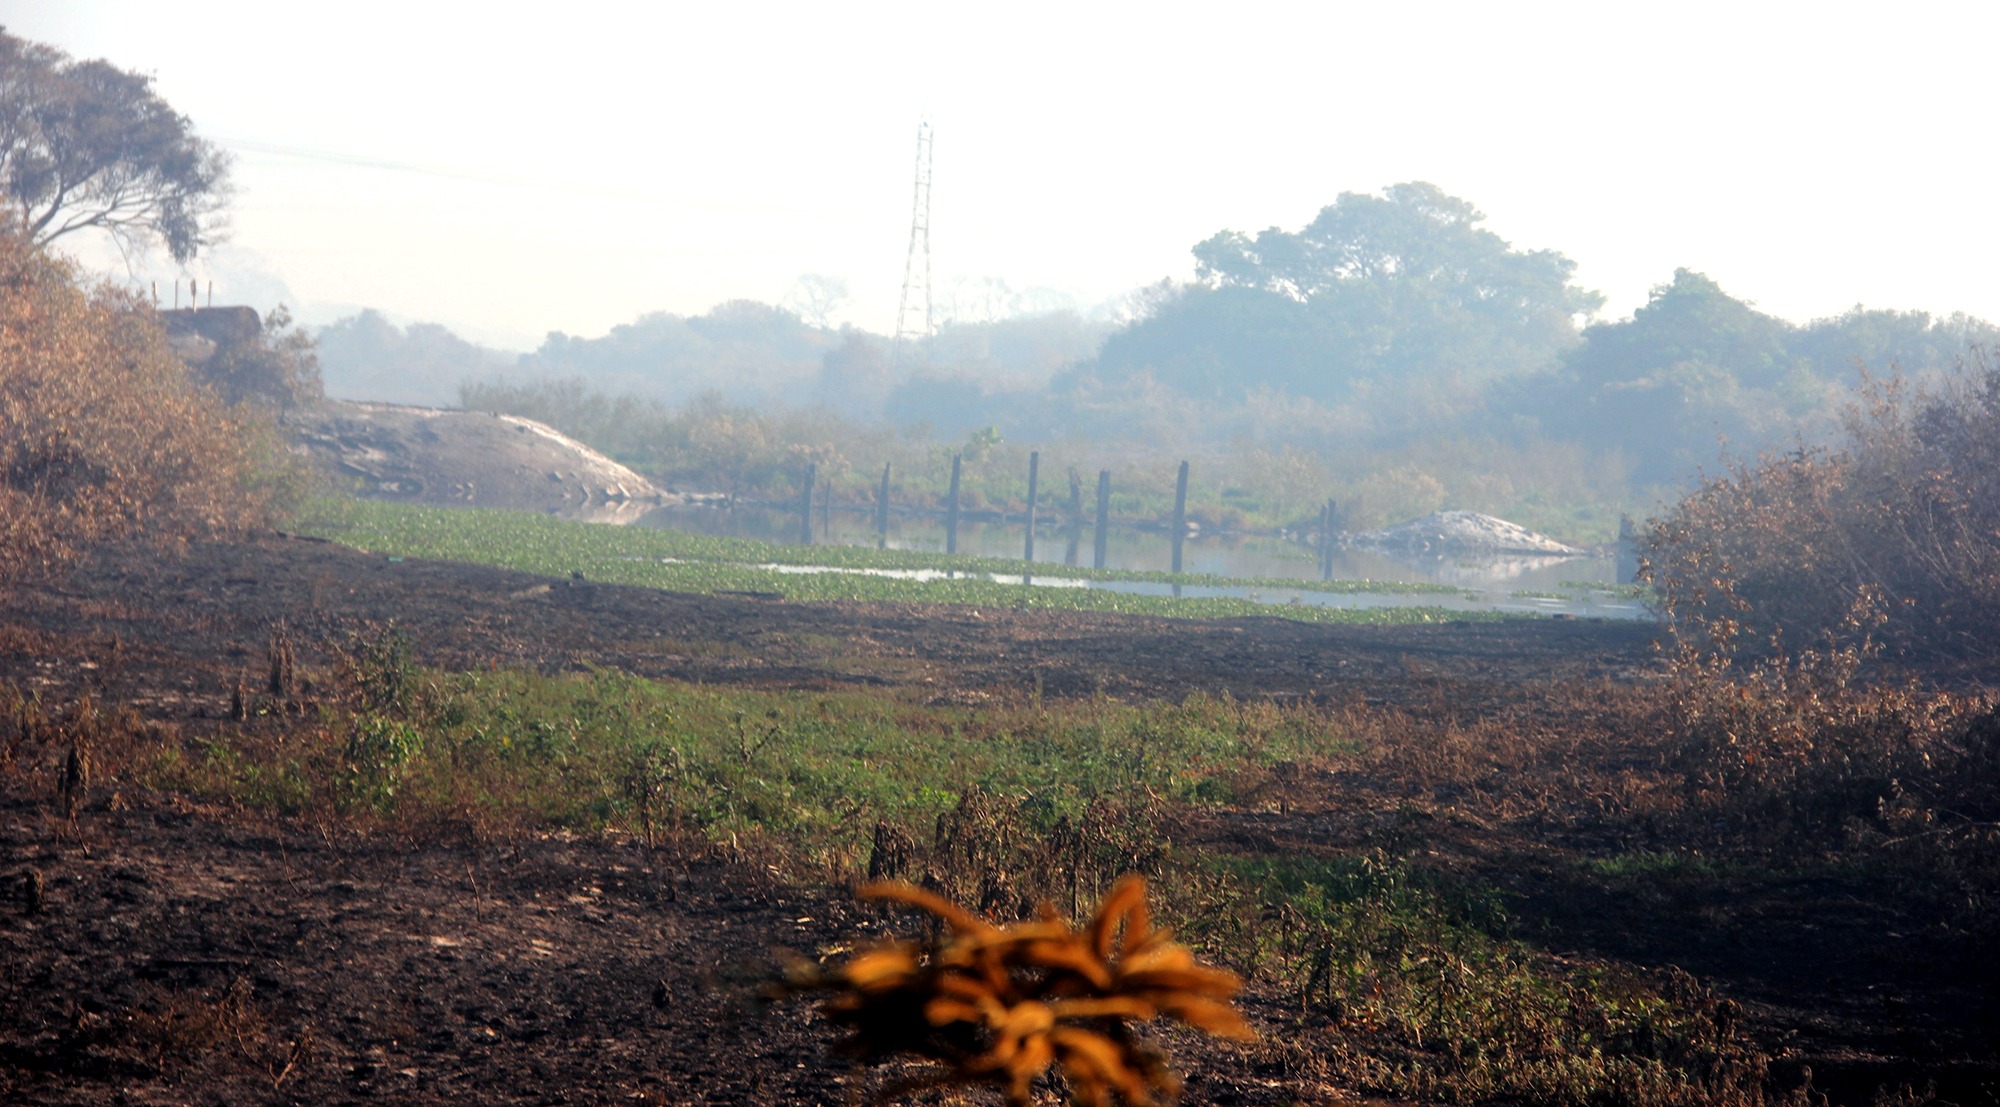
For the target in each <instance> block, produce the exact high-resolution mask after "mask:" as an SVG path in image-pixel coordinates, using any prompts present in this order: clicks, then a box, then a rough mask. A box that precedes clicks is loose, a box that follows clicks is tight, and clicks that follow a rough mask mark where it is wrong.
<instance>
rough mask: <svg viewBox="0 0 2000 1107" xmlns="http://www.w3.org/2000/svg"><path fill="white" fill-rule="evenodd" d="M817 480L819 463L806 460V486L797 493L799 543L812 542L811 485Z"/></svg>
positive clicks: (806, 544)
mask: <svg viewBox="0 0 2000 1107" xmlns="http://www.w3.org/2000/svg"><path fill="white" fill-rule="evenodd" d="M818 480H819V463H818V462H816V461H808V462H806V486H805V488H804V489H803V490H801V491H800V493H799V545H801V546H810V545H812V544H813V485H814V484H815V483H817V482H818Z"/></svg>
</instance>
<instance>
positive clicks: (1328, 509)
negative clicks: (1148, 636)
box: [799, 450, 1339, 580]
mask: <svg viewBox="0 0 2000 1107" xmlns="http://www.w3.org/2000/svg"><path fill="white" fill-rule="evenodd" d="M964 460H965V459H964V455H962V454H953V455H952V458H951V489H950V491H948V492H947V493H946V494H945V516H944V518H945V523H944V551H945V553H947V554H955V553H957V552H958V524H959V506H958V492H959V482H960V478H961V476H962V475H963V469H964ZM1041 467H1042V455H1041V451H1039V450H1037V451H1035V452H1033V453H1030V454H1029V455H1028V512H1027V515H1028V517H1027V538H1026V540H1025V542H1024V543H1023V546H1022V551H1021V558H1022V560H1024V561H1026V562H1028V564H1029V566H1030V567H1031V568H1032V566H1033V564H1034V561H1035V511H1036V506H1037V503H1036V502H1037V501H1038V500H1039V499H1040V493H1041ZM890 476H891V468H890V466H889V465H888V464H884V465H883V466H882V482H881V485H880V487H879V488H878V490H877V491H876V495H875V533H876V544H877V546H878V547H880V548H887V547H888V544H889V478H890ZM815 490H818V491H819V492H820V500H819V508H820V525H821V527H822V529H825V528H826V527H827V517H828V515H829V514H830V513H831V512H832V509H833V507H832V504H833V482H832V481H827V482H825V483H824V484H822V483H821V482H820V480H819V465H818V463H816V462H808V463H807V465H806V471H805V480H804V484H803V485H802V487H801V491H800V493H799V544H800V545H802V546H810V545H812V543H813V519H812V515H813V493H814V491H815ZM1070 495H1071V497H1072V499H1073V500H1078V501H1080V500H1081V488H1080V485H1079V483H1078V481H1077V477H1076V472H1075V470H1071V471H1070ZM1187 495H1188V463H1187V462H1185V461H1183V462H1181V464H1180V471H1179V473H1178V474H1177V475H1176V476H1175V478H1174V514H1173V519H1172V521H1171V522H1170V523H1169V532H1170V535H1171V538H1172V540H1173V551H1174V553H1173V571H1174V572H1176V573H1179V572H1181V571H1182V553H1183V549H1184V547H1185V545H1186V542H1187ZM1077 506H1078V508H1080V507H1081V503H1080V502H1079V503H1078V504H1077ZM1338 523H1339V515H1338V513H1337V512H1336V510H1335V506H1334V501H1332V500H1328V501H1326V503H1325V505H1324V506H1322V507H1321V508H1320V513H1319V536H1318V537H1319V543H1318V545H1319V572H1320V579H1321V580H1332V579H1333V551H1334V543H1333V541H1332V536H1333V533H1334V528H1335V527H1336V526H1337V525H1338ZM1095 529H1096V534H1095V536H1094V541H1093V543H1092V547H1091V567H1092V568H1095V569H1102V568H1105V564H1104V561H1105V553H1106V549H1107V544H1108V540H1109V535H1110V531H1111V470H1109V469H1099V470H1098V471H1097V518H1096V528H1095Z"/></svg>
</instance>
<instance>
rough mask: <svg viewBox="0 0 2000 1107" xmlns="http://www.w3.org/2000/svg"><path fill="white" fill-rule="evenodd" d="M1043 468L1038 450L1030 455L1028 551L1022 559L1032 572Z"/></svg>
mask: <svg viewBox="0 0 2000 1107" xmlns="http://www.w3.org/2000/svg"><path fill="white" fill-rule="evenodd" d="M1041 467H1042V453H1041V451H1040V450H1036V451H1035V452H1033V453H1030V454H1029V455H1028V549H1027V552H1026V553H1024V554H1023V555H1022V559H1023V560H1025V561H1026V562H1027V563H1028V568H1029V569H1030V570H1031V571H1032V570H1033V568H1034V565H1035V493H1036V491H1037V490H1038V487H1039V485H1038V484H1037V481H1038V480H1039V476H1038V471H1039V470H1040V469H1041Z"/></svg>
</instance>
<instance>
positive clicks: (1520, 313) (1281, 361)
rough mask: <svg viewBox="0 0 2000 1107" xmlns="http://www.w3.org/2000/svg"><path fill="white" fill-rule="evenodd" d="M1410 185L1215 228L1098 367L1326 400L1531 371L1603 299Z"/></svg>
mask: <svg viewBox="0 0 2000 1107" xmlns="http://www.w3.org/2000/svg"><path fill="white" fill-rule="evenodd" d="M1484 219H1485V216H1484V215H1483V214H1481V213H1480V211H1479V210H1478V209H1477V208H1475V207H1473V206H1472V205H1471V204H1470V203H1468V202H1466V201H1464V200H1461V199H1458V198H1457V197H1454V196H1451V195H1448V194H1446V193H1445V192H1444V191H1443V190H1442V189H1439V188H1438V187H1437V186H1436V185H1432V184H1425V183H1422V182H1412V183H1407V184H1399V185H1392V186H1391V187H1389V188H1387V189H1384V190H1383V192H1382V194H1381V195H1379V196H1377V195H1367V194H1363V193H1355V192H1348V193H1343V194H1341V196H1340V197H1339V199H1338V200H1336V201H1335V202H1334V203H1333V204H1332V205H1330V206H1328V207H1327V208H1325V209H1324V210H1322V211H1321V212H1320V213H1319V216H1318V217H1317V218H1315V219H1314V220H1313V221H1312V222H1311V223H1309V224H1307V225H1306V226H1305V227H1303V228H1301V229H1299V230H1298V231H1285V230H1281V229H1279V228H1277V227H1272V228H1270V229H1268V230H1264V231H1261V232H1259V233H1258V234H1256V235H1255V236H1251V235H1246V234H1243V233H1241V232H1237V231H1224V232H1222V233H1220V234H1217V235H1215V236H1213V237H1211V238H1209V239H1208V240H1207V241H1205V242H1202V243H1200V244H1199V245H1197V246H1195V247H1194V256H1195V260H1196V263H1197V269H1196V273H1197V280H1196V281H1195V283H1193V284H1191V285H1187V286H1184V287H1183V288H1181V289H1179V290H1176V291H1175V292H1174V293H1172V294H1170V295H1167V296H1165V297H1161V298H1159V299H1157V300H1156V303H1155V305H1154V307H1153V310H1152V311H1151V312H1150V313H1149V314H1148V315H1147V317H1146V318H1144V319H1141V320H1140V321H1139V322H1138V323H1136V324H1134V325H1133V326H1132V327H1131V328H1129V329H1127V330H1126V331H1125V332H1123V333H1121V334H1118V335H1115V336H1113V337H1112V338H1111V339H1110V340H1109V341H1107V342H1106V344H1105V348H1104V352H1103V354H1102V356H1101V357H1100V359H1099V368H1100V371H1102V372H1105V373H1106V374H1107V375H1110V376H1114V377H1116V376H1122V375H1126V374H1128V373H1130V372H1134V371H1138V370H1150V371H1151V372H1153V373H1154V374H1155V375H1156V376H1157V377H1158V378H1159V379H1160V380H1161V381H1162V382H1164V383H1168V384H1172V385H1175V386H1176V387H1179V388H1182V389H1185V390H1187V391H1188V392H1190V393H1193V394H1196V395H1225V396H1226V395H1232V394H1233V395H1239V396H1240V395H1242V394H1244V393H1246V392H1248V391H1252V390H1254V389H1256V388H1258V387H1269V388H1281V389H1285V390H1288V391H1291V392H1292V393H1294V394H1296V395H1300V396H1306V397H1311V398H1316V399H1333V398H1337V397H1339V396H1341V395H1344V394H1345V393H1346V392H1347V390H1348V389H1350V388H1351V387H1352V386H1353V385H1354V384H1356V383H1358V382H1362V381H1383V382H1397V381H1415V380H1424V379H1436V378H1440V377H1444V376H1449V375H1453V374H1456V375H1459V376H1462V377H1465V378H1467V379H1473V380H1481V379H1490V378H1494V377H1502V376H1510V375H1516V374H1520V373H1527V372H1533V371H1536V370H1539V369H1543V368H1546V367H1547V366H1548V365H1549V364H1551V363H1552V362H1553V361H1554V359H1555V358H1556V356H1557V355H1559V354H1560V353H1561V352H1562V351H1563V350H1565V349H1566V348H1568V347H1569V346H1571V345H1573V344H1574V343H1575V342H1576V337H1577V325H1578V323H1579V322H1580V321H1581V320H1582V319H1583V318H1585V317H1587V316H1588V315H1589V314H1590V313H1592V312H1594V311H1596V310H1597V308H1598V307H1599V306H1601V305H1602V303H1603V297H1601V296H1599V295H1598V294H1597V293H1595V292H1590V291H1587V290H1585V289H1582V288H1579V287H1577V286H1576V285H1575V284H1574V283H1573V282H1572V276H1573V274H1574V272H1575V269H1576V265H1575V263H1574V262H1572V261H1570V260H1569V259H1568V258H1566V257H1564V256H1563V255H1562V254H1559V253H1557V252H1555V251H1553V250H1534V251H1520V250H1516V249H1514V248H1513V247H1512V246H1511V245H1509V244H1508V242H1507V241H1506V240H1505V239H1502V238H1501V237H1500V236H1499V235H1497V234H1494V233H1493V232H1492V231H1489V230H1487V229H1485V228H1484V227H1481V226H1480V225H1479V224H1480V223H1481V222H1483V221H1484Z"/></svg>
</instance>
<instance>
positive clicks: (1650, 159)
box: [0, 0, 2000, 348]
mask: <svg viewBox="0 0 2000 1107" xmlns="http://www.w3.org/2000/svg"><path fill="white" fill-rule="evenodd" d="M1179 10H1185V11H1188V12H1202V13H1203V14H1174V13H1175V12H1176V11H1179ZM473 13H477V14H473ZM0 24H4V25H6V26H7V27H8V29H9V30H10V31H12V32H13V33H15V34H18V35H21V36H22V37H26V38H31V39H36V40H40V41H44V42H49V43H52V44H54V45H56V46H59V47H61V48H62V49H64V50H67V51H69V52H70V53H72V54H74V55H77V56H79V57H104V58H108V59H110V60H111V61H112V62H114V63H116V64H118V65H120V66H122V67H125V68H129V69H137V70H141V71H145V72H149V73H152V74H154V75H155V76H156V77H157V79H158V80H157V87H158V89H159V91H160V92H161V93H162V94H163V95H164V96H165V97H166V98H167V99H168V101H169V102H171V103H172V104H173V105H174V106H175V107H176V108H178V109H179V110H181V111H183V112H185V113H186V114H187V115H189V116H190V117H192V119H193V121H194V123H195V126H196V127H197V129H198V130H199V131H200V132H201V133H202V134H204V135H206V136H208V137H210V138H212V139H214V140H216V141H218V142H220V143H222V144H223V145H224V146H226V147H229V148H230V149H232V150H234V151H235V152H236V154H237V157H238V163H237V169H236V181H237V184H238V186H239V189H240V192H239V195H238V197H237V200H236V203H235V205H234V211H235V215H234V232H233V235H232V238H231V244H230V245H229V246H228V247H227V248H226V249H224V250H220V251H217V252H216V253H215V254H214V256H213V257H212V258H211V259H210V260H209V261H207V262H205V263H204V262H197V263H196V264H195V266H194V271H195V272H196V273H197V274H198V275H201V276H204V277H206V276H213V277H214V279H215V280H216V289H217V301H218V302H222V301H224V300H228V299H237V300H248V301H249V302H252V303H259V304H260V306H268V301H270V300H272V299H274V298H275V297H277V296H279V295H283V296H285V297H286V298H288V299H289V300H290V301H291V302H292V304H293V306H294V307H295V308H303V310H304V314H305V315H306V317H307V318H309V319H313V320H316V321H322V322H323V321H327V320H329V319H331V318H332V317H333V316H334V315H336V314H340V313H344V312H345V311H348V310H352V309H353V308H355V307H358V306H363V305H365V306H373V307H378V308H381V309H383V310H385V311H387V312H389V313H391V314H392V315H394V316H397V317H401V318H408V319H422V320H430V321H436V322H441V323H444V324H447V325H449V326H451V327H453V328H454V329H457V330H459V331H460V332H461V333H463V334H465V335H467V336H469V337H474V338H477V339H480V340H483V341H486V342H489V343H495V344H499V345H505V346H511V347H515V348H525V347H529V346H533V345H534V344H536V343H537V342H539V340H540V338H541V336H542V335H543V334H544V333H545V332H547V331H551V330H562V331H566V332H569V333H571V334H578V335H596V334H601V333H603V332H604V331H605V330H606V329H608V328H609V327H611V326H613V325H615V324H618V323H621V322H627V321H629V320H631V319H633V318H635V317H636V316H638V315H640V314H642V313H644V312H648V311H658V310H667V311H675V312H683V313H693V312H699V311H702V310H704V309H706V308H707V307H708V306H710V305H712V304H714V303H717V302H719V301H722V300H727V299H732V298H739V297H746V298H752V299H759V300H766V301H777V300H781V299H782V298H783V297H784V296H785V295H786V294H787V292H788V291H789V290H790V289H791V287H792V285H793V282H794V281H795V280H796V279H797V277H798V276H799V275H800V274H802V273H808V272H811V273H822V274H827V275H830V276H835V277H840V278H844V279H845V280H847V281H848V282H849V284H850V286H851V288H852V291H853V294H854V304H853V305H852V307H851V308H850V309H849V310H848V311H847V312H846V313H845V314H844V316H843V317H844V318H845V319H846V320H848V321H851V322H854V323H856V324H858V325H861V326H864V327H868V328H871V329H875V330H882V331H887V330H890V329H893V327H894V322H895V310H896V299H897V293H898V289H899V287H900V284H901V280H902V274H903V261H904V253H905V249H906V247H907V245H908V235H909V219H910V199H911V196H910V186H911V169H912V158H913V155H914V139H915V132H916V127H917V123H918V121H919V120H920V119H925V118H928V119H929V120H930V121H931V123H932V125H933V126H934V127H935V129H936V179H935V186H934V195H933V199H932V213H931V224H932V231H931V239H932V253H933V266H934V270H935V272H936V279H935V283H936V284H937V285H938V286H939V298H940V300H941V301H942V300H945V299H947V298H948V292H949V286H950V285H951V283H952V281H953V279H954V278H958V277H974V278H986V277H990V278H998V279H1001V280H1004V281H1006V282H1007V283H1008V284H1010V285H1011V286H1012V287H1014V288H1016V289H1027V288H1033V287H1044V288H1053V289H1058V290H1062V291H1063V292H1066V293H1068V294H1069V295H1071V296H1073V297H1074V298H1075V300H1076V302H1077V303H1078V304H1079V305H1082V306H1088V305H1091V304H1095V303H1098V302H1101V301H1105V300H1109V299H1111V298H1114V297H1117V296H1120V295H1122V294H1124V293H1127V292H1129V291H1130V290H1132V289H1133V288H1135V287H1137V286H1139V285H1142V284H1146V283H1150V282H1153V281H1157V280H1159V279H1160V278H1162V277H1167V276H1173V277H1186V276H1189V275H1191V274H1192V265H1193V263H1192V260H1191V258H1190V256H1189V253H1188V248H1189V247H1190V246H1192V245H1193V244H1194V243H1196V242H1198V241H1200V240H1201V239H1203V238H1206V237H1208V236H1209V235H1211V234H1213V233H1215V232H1216V231H1218V230H1222V229H1225V228H1229V229H1237V230H1244V231H1255V230H1258V229H1260V228H1263V227H1267V226H1273V225H1276V226H1282V227H1285V228H1287V229H1295V228H1297V227H1298V226H1300V225H1301V224H1303V223H1305V222H1306V221H1308V220H1310V219H1311V218H1312V217H1313V215H1314V214H1315V213H1316V212H1317V211H1318V210H1319V209H1320V208H1321V207H1323V206H1325V205H1326V204H1329V203H1331V202H1332V201H1333V200H1334V198H1335V197H1336V196H1338V195H1339V194H1340V193H1341V192H1343V191H1364V192H1365V191H1374V190H1376V189H1379V188H1381V187H1383V186H1385V185H1388V184H1390V183H1393V182H1396V181H1405V180H1429V181H1433V182H1435V183H1436V184H1438V185H1440V186H1441V187H1443V188H1444V189H1446V190H1447V191H1449V192H1452V193H1454V194H1456V195H1458V196H1462V197H1464V198H1466V199H1468V200H1471V201H1472V202H1474V203H1475V204H1477V205H1478V206H1479V207H1480V208H1481V209H1482V210H1483V211H1485V212H1486V213H1487V215H1488V217H1489V219H1488V223H1487V225H1488V226H1489V227H1490V228H1492V229H1493V230H1495V231H1496V232H1498V233H1499V234H1500V235H1501V236H1503V237H1505V238H1507V239H1509V240H1510V241H1512V242H1513V243H1515V244H1516V245H1517V246H1522V247H1535V248H1539V247H1549V248H1554V249H1558V250H1561V251H1562V252H1564V253H1566V254H1568V255H1569V256H1570V257H1571V258H1573V259H1575V260H1576V261H1577V262H1578V264H1579V277H1580V279H1581V281H1582V282H1583V283H1584V284H1586V285H1588V286H1590V287H1593V288H1597V289H1599V290H1601V291H1603V292H1604V293H1605V294H1606V295H1607V296H1608V297H1609V298H1610V303H1609V305H1608V307H1607V309H1606V311H1607V314H1611V315H1619V314H1624V313H1628V312H1629V311H1630V310H1631V309H1632V308H1633V307H1634V306H1636V305H1637V304H1639V303H1642V302H1644V299H1645V295H1646V291H1647V289H1648V288H1649V287H1651V286H1652V285H1655V284H1658V283H1660V282H1662V281H1665V280H1666V279H1668V278H1669V277H1670V276H1671V274H1672V272H1673V270H1674V268H1675V267H1677V266H1688V267H1691V268H1695V269H1699V270H1702V271H1704V272H1706V273H1708V274H1709V275H1710V276H1712V277H1714V278H1716V279H1717V280H1718V281H1720V282H1721V283H1722V285H1723V287H1724V288H1726V289H1728V290H1729V291H1731V292H1733V293H1735V294H1736V295H1739V296H1743V297H1745V298H1748V299H1750V300H1753V301H1755V302H1756V303H1757V304H1758V305H1759V306H1761V307H1762V308H1764V309H1765V310H1767V311H1771V312H1774V313H1776V314H1779V315H1783V316H1786V317H1789V318H1793V319H1805V318H1809V317H1813V316H1817V315H1826V314H1831V313H1834V312H1838V311H1840V310H1843V309H1845V308H1847V307H1850V306H1852V305H1853V304H1855V303H1856V302H1863V303H1866V304H1868V305H1869V306H1871V307H1896V308H1924V309H1927V310H1932V311H1947V312H1948V311H1954V310H1962V311H1968V312H1972V313H1974V314H1978V315H1982V316H1985V317H1987V318H1989V319H1995V320H2000V212H1996V207H1995V202H1994V200H1993V195H1994V191H1995V188H1994V186H1995V180H1994V177H1995V174H1994V168H1995V165H1994V163H1995V160H1996V155H1995V153H1994V145H1993V135H1992V115H1991V113H1992V110H1993V108H1994V106H1995V96H1994V93H1993V91H1992V83H1991V76H1990V73H1991V58H1990V51H1991V44H1992V43H1993V42H1994V41H1996V31H2000V6H1995V5H1975V4H1950V5H1942V4H1939V5H1922V4H1909V3H1905V4H1898V5H1893V6H1892V5H1888V4H1871V5H1855V4H1828V3H1816V4H1800V5H1774V4H1762V5H1760V4H1754V3H1745V2H1743V0H1738V2H1736V3H1729V4H1713V5H1710V4H1695V3H1686V2H1675V3H1659V2H1653V3H1647V4H1630V5H1611V4H1604V3H1591V4H1576V5H1557V4H1493V3H1490V2H1487V3H1477V4H1463V5H1460V4H1442V3H1430V4H1382V3H1375V4H1368V5H1348V4H1336V3H1317V4H1254V3H1236V4H1231V5H1227V6H1225V5H1220V4H1207V5H1187V6H1185V8H1184V9H1179V8H1176V7H1173V6H1168V5H1161V4H1157V3H1149V4H1116V5H1114V4H1079V3H1076V2H1074V0H1072V2H1070V3H1064V4H1049V5H1041V4H1033V3H1018V2H1017V3H1008V4H997V3H985V4H959V5H949V4H936V3H926V4H909V5H889V4H852V3H850V4H825V3H813V4H750V3H730V4H721V3H703V4H662V5H640V4H634V3H616V4H611V3H606V4H592V3H566V4H560V5H557V4H549V3H536V4H518V5H517V4H506V3H486V4H480V5H473V4H467V3H450V4H447V3H432V2H426V0H401V2H398V3H370V2H354V0H344V2H341V3H318V2H286V3H273V2H271V0H257V2H248V3H236V2H226V0H206V2H204V3H201V4H181V3H171V2H162V0H147V2H145V3H126V2H113V0H102V2H98V0H0ZM300 155H309V156H300ZM158 268H159V269H160V272H161V273H162V274H164V275H170V274H171V273H172V270H171V269H169V268H166V267H164V266H160V267H158Z"/></svg>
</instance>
